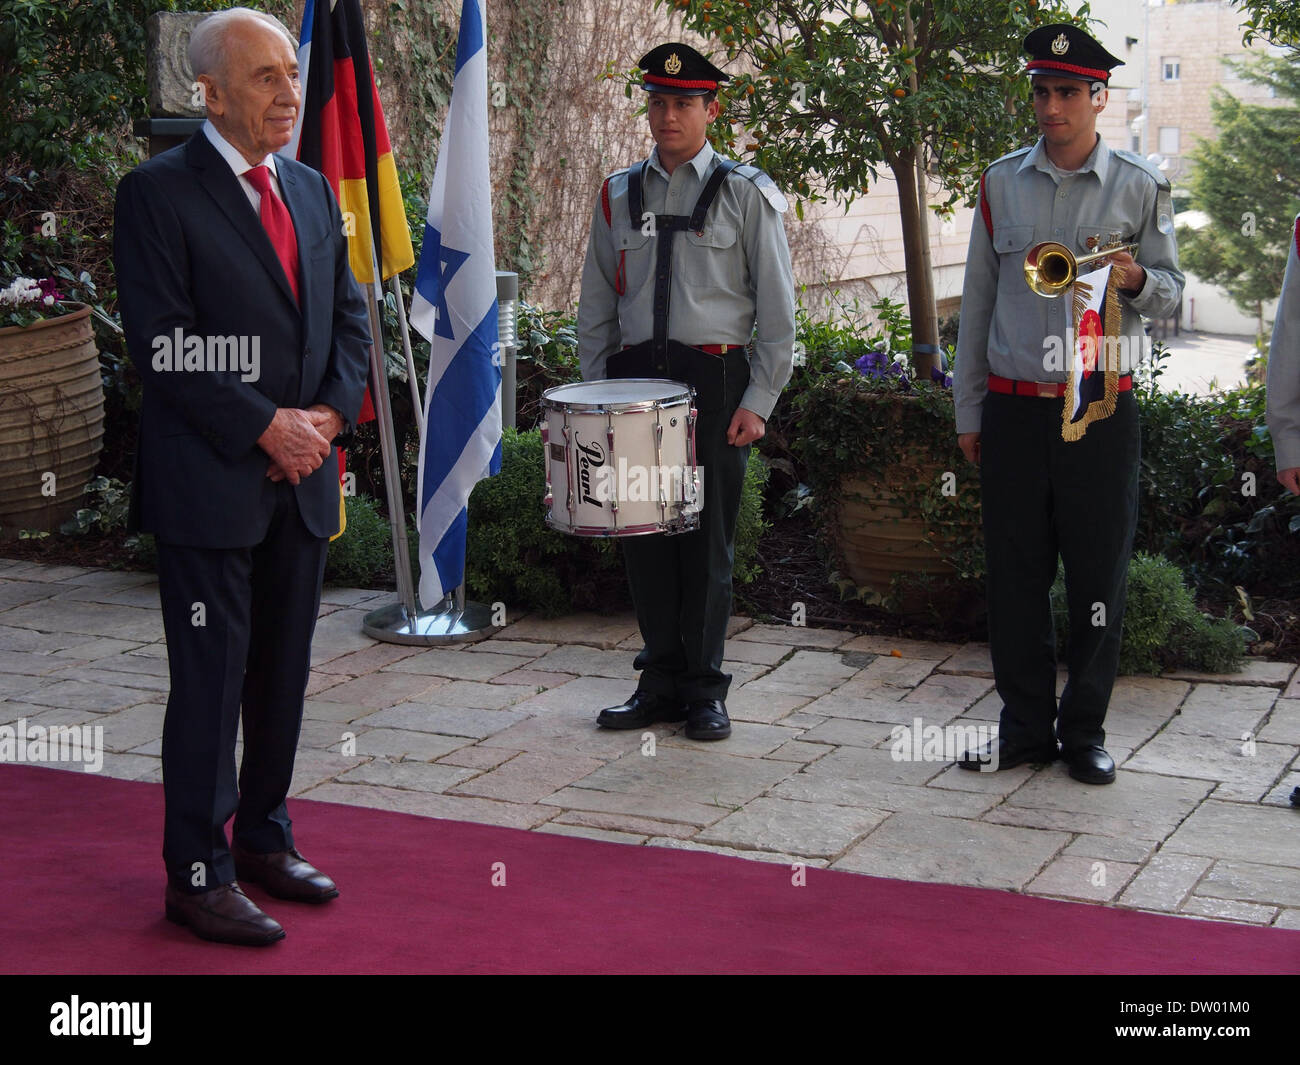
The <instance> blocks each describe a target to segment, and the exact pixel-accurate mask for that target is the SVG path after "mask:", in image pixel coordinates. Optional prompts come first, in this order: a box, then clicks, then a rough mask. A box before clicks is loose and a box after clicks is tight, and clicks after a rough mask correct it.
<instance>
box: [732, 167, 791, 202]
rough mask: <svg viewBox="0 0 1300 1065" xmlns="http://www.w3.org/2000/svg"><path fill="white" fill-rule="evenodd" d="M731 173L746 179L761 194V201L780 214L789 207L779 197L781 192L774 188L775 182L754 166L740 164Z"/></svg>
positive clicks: (785, 200)
mask: <svg viewBox="0 0 1300 1065" xmlns="http://www.w3.org/2000/svg"><path fill="white" fill-rule="evenodd" d="M732 173H735V174H739V175H740V176H741V177H743V178H748V179H749V180H750V181H752V182H753V183H754V185H755V186H756V187H757V188H758V191H759V192H761V193H762V194H763V199H765V200H767V202H768V203H769V204H770V205H771V206H772V208H773V209H774V210H775V211H777V212H778V213H780V214H784V213H785V212H786V211H787V210H788V209H789V207H790V202H789V201H788V200H787V199H786V198H785V197H784V196H782V195H781V190H780V189H778V188H777V187H776V182H775V181H773V180H772V179H771V178H770V177H768V176H767V175H766V174H765V173H763V171H761V170H759V169H758V167H756V166H750V165H749V164H748V163H742V164H741V165H740V166H738V167H736V169H735V170H734V171H732Z"/></svg>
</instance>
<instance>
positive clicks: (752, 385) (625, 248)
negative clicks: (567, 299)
mask: <svg viewBox="0 0 1300 1065" xmlns="http://www.w3.org/2000/svg"><path fill="white" fill-rule="evenodd" d="M718 158H719V157H718V155H717V154H716V153H715V152H714V151H713V149H712V147H710V146H709V145H708V144H705V146H704V147H703V148H702V149H701V150H700V152H699V154H697V155H696V156H695V157H694V158H693V159H691V160H689V161H688V162H685V163H682V164H681V165H680V166H678V167H676V168H675V169H674V171H673V173H672V176H671V177H670V176H669V175H668V173H667V171H665V170H664V169H663V167H662V166H660V164H659V149H658V148H657V147H656V148H655V149H654V150H653V151H652V152H651V153H650V165H649V167H648V168H647V170H646V179H645V187H644V188H643V189H642V194H641V195H642V204H643V211H645V212H650V213H651V214H669V215H689V214H690V213H691V209H692V208H693V207H694V206H695V201H696V200H697V199H698V198H699V195H700V191H701V190H702V189H703V187H704V183H705V182H706V181H707V180H708V176H709V174H710V173H711V172H712V171H713V168H714V167H715V166H716V165H717V160H718ZM638 165H639V164H638ZM772 191H773V192H774V191H775V190H772ZM772 199H773V200H778V202H779V197H776V196H773V197H772ZM609 208H610V221H609V222H606V221H605V211H604V207H603V205H602V203H601V198H600V197H597V200H596V206H595V209H594V210H593V211H592V215H591V236H590V238H589V239H588V242H587V261H586V263H585V265H584V266H583V270H582V295H581V298H580V300H579V303H578V354H579V358H580V360H581V362H582V376H583V378H584V379H586V380H588V381H592V380H598V379H599V378H602V377H604V376H605V360H606V359H607V358H608V357H609V356H610V355H611V354H612V353H613V352H616V351H618V350H619V349H620V348H623V347H627V346H630V345H633V344H639V343H641V342H642V341H646V340H650V339H652V337H653V334H654V315H653V311H652V302H653V298H654V287H655V285H654V272H655V248H656V246H657V243H658V240H657V238H656V237H655V236H652V235H651V227H650V220H649V219H645V220H642V221H638V222H637V223H636V224H635V225H633V223H632V220H631V219H630V218H629V217H628V205H627V171H619V172H618V173H616V174H614V175H613V176H612V177H611V178H610V179H609ZM620 253H622V255H621V256H620ZM620 258H621V259H622V265H621V270H622V275H623V278H624V291H623V293H622V294H621V295H620V294H619V292H618V289H617V287H616V284H617V279H618V277H619V273H620ZM668 336H669V337H670V338H671V339H673V340H676V341H678V342H679V343H682V344H689V345H693V346H698V345H708V344H734V345H737V346H744V345H745V344H748V343H749V342H750V340H751V339H752V340H753V341H754V350H753V355H752V357H751V358H750V364H749V373H750V378H749V387H748V388H747V389H746V390H745V394H744V397H743V398H742V399H741V403H740V405H741V406H742V407H744V408H745V409H746V410H750V411H753V412H754V413H755V414H757V415H758V416H759V417H760V418H763V419H766V418H768V417H769V416H770V415H771V413H772V408H773V407H775V406H776V400H777V397H778V396H779V395H780V393H781V389H782V388H783V387H784V386H785V383H786V381H788V380H789V379H790V370H791V365H792V358H793V353H794V277H793V274H792V273H791V270H790V250H789V248H788V246H787V245H786V240H785V228H784V226H783V225H782V223H781V212H780V210H778V208H777V207H776V206H774V204H773V202H772V200H769V198H768V196H767V195H766V194H765V193H764V191H763V190H761V189H760V188H759V187H758V186H757V185H756V184H755V183H754V182H753V181H750V180H748V179H746V178H744V177H742V176H741V175H739V174H735V173H733V174H732V175H731V176H729V177H728V178H727V180H726V181H724V182H723V183H722V188H721V189H719V190H718V194H717V197H716V198H715V199H714V201H713V204H712V206H711V207H710V208H709V213H708V215H707V217H706V220H705V224H704V230H703V232H702V233H695V232H692V231H690V230H686V231H684V232H681V233H678V234H677V236H676V237H674V238H673V271H672V293H671V296H670V297H669V305H668Z"/></svg>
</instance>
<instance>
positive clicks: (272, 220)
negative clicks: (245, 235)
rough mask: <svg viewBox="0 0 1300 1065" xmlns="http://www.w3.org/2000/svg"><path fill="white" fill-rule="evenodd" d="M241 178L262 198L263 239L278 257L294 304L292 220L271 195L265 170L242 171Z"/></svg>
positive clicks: (295, 246) (295, 269) (295, 268)
mask: <svg viewBox="0 0 1300 1065" xmlns="http://www.w3.org/2000/svg"><path fill="white" fill-rule="evenodd" d="M244 177H246V178H248V183H249V184H250V185H252V186H253V188H255V189H256V190H257V194H258V195H259V196H261V198H262V209H261V216H262V225H263V226H265V227H266V235H267V236H268V237H270V238H271V247H273V248H274V249H275V254H276V255H278V256H279V257H280V265H281V266H283V267H284V273H285V276H286V277H287V278H288V279H289V288H291V289H292V290H293V298H294V299H295V300H297V299H298V237H297V235H296V234H295V233H294V230H293V219H292V218H290V217H289V209H288V208H287V207H285V205H284V203H283V202H281V200H280V197H279V196H277V195H276V194H275V193H274V192H272V191H271V171H270V169H269V168H267V167H265V166H255V167H253V169H252V170H249V171H246V172H245V174H244Z"/></svg>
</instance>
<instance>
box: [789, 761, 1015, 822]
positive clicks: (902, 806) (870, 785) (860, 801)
mask: <svg viewBox="0 0 1300 1065" xmlns="http://www.w3.org/2000/svg"><path fill="white" fill-rule="evenodd" d="M772 793H773V794H774V795H777V796H779V797H781V798H785V799H798V800H799V801H801V802H811V803H830V804H833V805H835V806H843V807H848V808H856V807H866V808H869V809H875V810H889V811H891V812H892V811H895V810H913V811H917V812H920V813H928V814H935V815H938V816H941V817H968V818H978V817H980V816H981V815H982V814H983V813H985V812H986V811H988V810H990V809H992V807H993V806H995V805H996V804H997V802H998V798H997V796H993V795H980V794H978V793H976V792H968V791H950V790H947V789H944V788H930V787H918V786H915V785H911V784H900V783H898V782H896V781H890V780H875V779H868V778H862V777H857V778H854V777H848V776H846V775H845V774H844V771H843V768H842V767H841V766H837V765H834V764H832V765H831V766H829V767H828V768H827V769H826V770H825V771H824V772H820V773H819V772H816V771H815V767H813V769H812V770H810V771H806V772H803V773H800V774H798V775H797V776H793V777H790V778H789V779H788V780H784V781H782V782H781V783H780V784H778V785H777V786H776V787H775V788H774V789H773V792H772Z"/></svg>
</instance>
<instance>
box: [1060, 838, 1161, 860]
mask: <svg viewBox="0 0 1300 1065" xmlns="http://www.w3.org/2000/svg"><path fill="white" fill-rule="evenodd" d="M1155 849H1156V843H1155V841H1154V840H1149V839H1117V838H1116V837H1114V836H1090V835H1082V836H1078V837H1076V838H1075V840H1074V842H1073V843H1071V844H1070V845H1069V846H1068V847H1066V848H1065V853H1066V854H1070V855H1078V856H1080V857H1083V858H1100V859H1101V860H1102V861H1110V862H1123V863H1125V864H1128V865H1141V864H1142V863H1143V862H1145V861H1146V860H1147V859H1148V858H1150V857H1151V855H1152V854H1153V853H1155Z"/></svg>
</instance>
